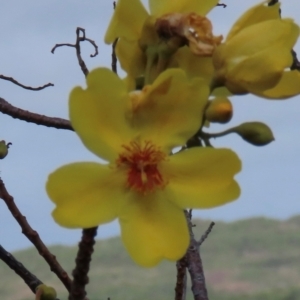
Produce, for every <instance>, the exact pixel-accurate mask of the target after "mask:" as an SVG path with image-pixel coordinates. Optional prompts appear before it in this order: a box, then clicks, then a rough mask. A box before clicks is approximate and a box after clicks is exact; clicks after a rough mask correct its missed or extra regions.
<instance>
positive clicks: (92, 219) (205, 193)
mask: <svg viewBox="0 0 300 300" xmlns="http://www.w3.org/2000/svg"><path fill="white" fill-rule="evenodd" d="M208 93H209V91H208V87H207V85H206V84H205V83H204V81H203V80H201V79H194V80H193V81H189V80H188V79H187V77H186V75H185V73H184V72H183V71H182V70H179V69H169V70H167V71H165V72H164V73H162V74H161V75H160V76H159V77H158V78H157V79H156V80H155V82H154V83H153V85H149V86H145V87H144V89H143V90H141V91H135V92H131V93H129V94H128V92H127V88H126V85H125V84H124V82H123V81H122V80H121V79H119V78H118V77H117V75H115V74H114V73H113V72H111V71H110V70H108V69H104V68H99V69H96V70H94V71H93V72H91V73H90V74H89V75H88V77H87V88H86V89H85V90H84V89H82V88H80V87H76V88H75V89H74V90H73V91H72V92H71V95H70V119H71V123H72V125H73V127H74V129H75V131H76V133H77V134H78V135H79V137H80V138H81V140H82V142H83V143H84V145H85V146H86V147H87V148H88V149H89V150H90V151H92V152H93V153H95V154H96V155H98V156H99V157H100V158H102V159H104V160H106V161H107V162H108V163H94V162H81V163H73V164H69V165H66V166H63V167H61V168H59V169H58V170H56V171H55V172H54V173H52V174H50V176H49V179H48V182H47V185H46V189H47V192H48V195H49V197H50V198H51V199H52V201H53V202H54V203H55V204H56V208H55V210H54V211H53V217H54V219H55V221H56V222H57V223H59V224H60V225H62V226H64V227H70V228H76V227H77V228H88V227H93V226H97V225H99V224H103V223H107V222H110V221H112V220H114V219H116V218H118V219H119V223H120V227H121V235H122V240H123V242H124V244H125V247H126V248H127V250H128V252H129V253H130V255H131V257H132V258H133V259H134V260H135V261H136V262H137V263H138V264H140V265H142V266H153V265H155V264H157V263H158V262H159V261H160V260H161V259H164V258H166V259H169V260H177V259H179V258H181V257H182V256H183V255H184V253H185V251H186V249H187V247H188V244H189V234H188V229H187V223H186V219H185V216H184V213H183V209H184V208H209V207H214V206H218V205H222V204H225V203H226V202H229V201H232V200H234V199H236V198H237V197H238V196H239V193H240V190H239V186H238V184H237V183H236V182H235V181H234V179H233V176H234V174H236V173H237V172H238V171H239V170H240V161H239V159H238V157H237V156H236V154H235V153H233V152H232V151H231V150H229V149H212V148H198V147H197V148H191V149H188V150H184V151H182V152H180V153H177V154H174V155H171V156H170V155H169V154H170V153H171V151H172V149H173V148H174V147H177V146H180V145H184V144H185V143H186V141H187V139H189V138H190V137H191V136H192V135H193V134H195V132H196V131H197V130H198V128H199V126H200V124H201V121H202V120H201V116H202V115H203V110H204V108H205V105H206V102H207V97H208Z"/></svg>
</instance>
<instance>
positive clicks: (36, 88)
mask: <svg viewBox="0 0 300 300" xmlns="http://www.w3.org/2000/svg"><path fill="white" fill-rule="evenodd" d="M0 79H3V80H7V81H10V82H12V83H14V84H16V85H18V86H20V87H22V88H23V89H26V90H31V91H40V90H43V89H45V88H46V87H48V86H54V84H53V83H50V82H49V83H47V84H45V85H42V86H39V87H31V86H27V85H24V84H22V83H20V82H18V81H17V80H15V79H14V78H12V77H8V76H5V75H0Z"/></svg>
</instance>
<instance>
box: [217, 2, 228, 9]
mask: <svg viewBox="0 0 300 300" xmlns="http://www.w3.org/2000/svg"><path fill="white" fill-rule="evenodd" d="M217 6H222V7H223V8H226V7H227V5H226V4H223V3H218V4H217Z"/></svg>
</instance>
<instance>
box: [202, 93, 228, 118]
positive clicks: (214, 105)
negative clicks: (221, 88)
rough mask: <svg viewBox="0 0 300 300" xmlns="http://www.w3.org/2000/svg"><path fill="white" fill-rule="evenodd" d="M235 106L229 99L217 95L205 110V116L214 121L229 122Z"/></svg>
mask: <svg viewBox="0 0 300 300" xmlns="http://www.w3.org/2000/svg"><path fill="white" fill-rule="evenodd" d="M232 113H233V107H232V104H231V102H230V100H229V99H227V98H225V97H217V98H215V99H213V100H211V101H209V104H208V106H207V108H206V111H205V118H206V120H207V121H209V122H213V123H222V124H224V123H227V122H229V121H230V120H231V118H232Z"/></svg>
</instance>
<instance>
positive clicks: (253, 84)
mask: <svg viewBox="0 0 300 300" xmlns="http://www.w3.org/2000/svg"><path fill="white" fill-rule="evenodd" d="M278 8H279V7H278V5H277V7H276V6H275V7H267V6H265V5H264V4H260V5H258V6H255V7H254V8H252V9H251V10H249V11H248V12H246V13H245V14H244V15H243V16H242V17H241V18H240V19H239V20H238V21H237V22H236V23H235V25H234V26H233V28H232V29H231V31H230V32H229V34H228V37H227V39H226V41H225V43H224V44H221V45H220V46H219V47H218V48H217V49H216V51H215V52H214V54H213V64H214V67H215V75H214V80H215V82H214V83H215V85H216V86H223V85H225V86H226V87H227V88H228V89H229V91H230V92H232V93H234V94H245V93H253V94H256V95H259V96H264V97H269V98H284V97H289V96H291V95H293V93H295V94H297V93H299V92H300V87H299V85H300V81H299V79H300V76H299V74H297V73H296V72H286V71H285V69H286V68H289V67H290V66H291V65H292V62H293V58H292V53H291V50H292V48H293V46H294V44H295V43H296V41H297V39H298V36H299V26H298V25H296V24H295V23H294V22H293V20H291V19H280V18H279V13H278ZM287 78H288V79H287ZM288 80H292V81H293V82H295V84H294V89H293V90H292V91H289V92H288V90H289V87H288ZM296 82H298V86H297V84H296ZM274 89H275V90H274Z"/></svg>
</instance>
